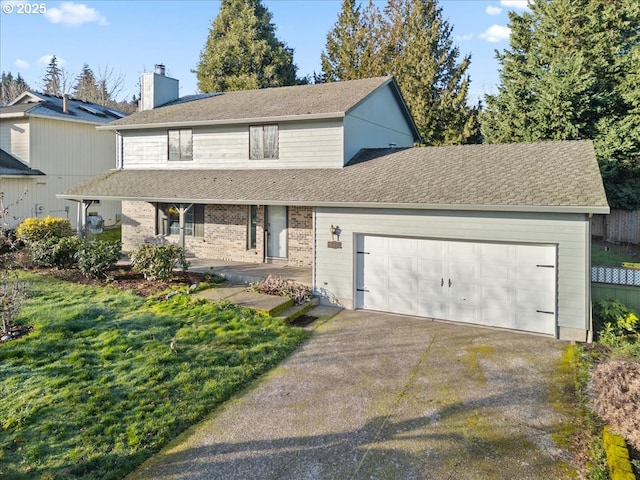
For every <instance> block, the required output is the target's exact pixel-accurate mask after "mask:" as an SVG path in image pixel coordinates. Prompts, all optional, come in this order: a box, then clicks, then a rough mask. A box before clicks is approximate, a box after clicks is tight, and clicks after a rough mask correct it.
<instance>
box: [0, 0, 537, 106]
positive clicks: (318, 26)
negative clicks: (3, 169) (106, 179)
mask: <svg viewBox="0 0 640 480" xmlns="http://www.w3.org/2000/svg"><path fill="white" fill-rule="evenodd" d="M263 1H264V4H265V5H266V6H267V8H268V9H269V10H270V11H271V13H272V14H273V23H274V24H275V25H276V35H277V36H278V38H279V39H280V40H282V41H284V42H285V43H286V44H287V45H288V46H289V47H292V48H293V49H294V50H295V54H294V61H295V63H296V64H297V66H298V74H299V75H300V76H303V75H311V74H312V73H313V72H314V71H316V72H320V53H321V52H322V50H323V48H324V46H325V41H326V35H327V32H328V31H329V30H330V29H331V28H332V26H333V24H334V23H335V22H336V20H337V16H338V13H339V11H340V6H341V1H340V0H263ZM0 3H1V8H2V13H0V70H2V71H4V72H9V71H10V72H12V73H13V74H14V75H15V74H17V73H18V72H19V73H20V74H21V75H22V76H23V77H24V78H25V80H27V82H28V83H29V84H30V85H31V87H32V88H34V89H40V88H41V87H42V77H43V76H44V73H45V70H46V66H47V64H48V63H49V60H50V58H51V56H52V55H56V57H58V59H59V60H60V62H61V64H62V67H63V68H64V69H65V71H66V72H67V76H68V78H69V79H70V80H71V81H73V79H74V78H75V77H76V76H77V75H78V73H79V72H80V71H81V69H82V66H83V64H85V63H87V64H89V66H90V67H91V68H92V70H93V71H94V72H98V71H99V70H102V71H105V70H107V71H108V72H110V73H111V75H112V78H122V79H123V82H122V87H123V88H122V91H121V92H120V95H119V98H118V99H119V100H121V99H130V98H131V96H132V95H133V94H134V93H137V91H138V88H139V85H138V82H139V78H140V75H141V74H142V73H144V72H148V71H152V70H153V68H154V65H155V64H157V63H162V64H164V65H166V67H167V74H169V75H170V76H172V77H174V78H177V79H179V80H180V94H181V95H188V94H191V93H195V92H196V91H197V81H196V77H195V74H193V73H191V70H192V69H194V68H195V67H196V66H197V63H198V59H199V55H200V51H201V50H202V48H203V46H204V44H205V42H206V39H207V36H208V33H209V28H210V26H211V22H212V21H213V19H214V18H215V16H216V15H217V13H218V10H219V8H220V2H219V1H215V0H182V1H181V0H110V1H87V0H84V1H82V0H79V1H63V2H60V1H46V0H45V1H38V0H35V1H32V2H25V1H15V0H12V1H7V0H2V1H1V2H0ZM365 3H366V0H365ZM385 3H386V1H384V0H379V1H378V0H376V4H377V5H378V6H379V8H382V7H383V6H384V5H385ZM526 4H527V0H493V1H489V0H441V2H440V6H441V7H442V9H443V12H444V16H445V18H447V19H448V20H449V22H450V23H451V25H452V26H453V37H454V39H455V42H456V45H458V47H459V48H460V52H461V54H463V55H464V54H468V53H469V54H471V66H470V68H469V75H470V76H471V81H472V85H471V91H470V97H471V98H470V99H471V100H472V101H473V100H475V99H478V98H482V96H483V95H484V93H495V91H496V84H497V82H498V63H497V62H496V60H495V58H494V56H495V54H494V50H495V49H498V50H502V49H504V48H506V47H507V46H508V36H509V30H508V28H507V23H508V17H507V11H508V10H516V11H517V12H522V11H523V9H524V8H526ZM43 7H44V8H43ZM43 10H46V12H45V13H43V12H42V11H43ZM28 12H31V13H28Z"/></svg>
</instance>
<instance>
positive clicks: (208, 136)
mask: <svg viewBox="0 0 640 480" xmlns="http://www.w3.org/2000/svg"><path fill="white" fill-rule="evenodd" d="M192 130H193V160H191V161H171V162H170V161H168V159H167V130H166V129H164V130H140V131H123V132H122V135H123V137H124V168H131V169H136V168H169V169H198V168H203V169H204V168H212V169H215V168H218V169H223V168H228V169H243V168H247V169H256V168H339V167H342V165H343V159H342V123H341V121H339V120H322V121H307V122H299V123H298V122H287V123H280V124H279V158H278V159H272V160H250V159H249V125H238V126H219V127H218V126H211V127H194V128H193V129H192Z"/></svg>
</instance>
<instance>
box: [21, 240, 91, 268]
mask: <svg viewBox="0 0 640 480" xmlns="http://www.w3.org/2000/svg"><path fill="white" fill-rule="evenodd" d="M82 245H83V242H82V239H81V238H79V237H76V236H75V235H74V236H72V237H62V238H57V237H51V238H46V239H44V240H37V241H33V242H31V243H30V244H29V252H30V253H31V259H32V260H33V262H34V263H35V264H36V265H39V266H41V267H57V268H68V267H71V266H72V265H75V264H76V263H77V260H78V251H79V250H80V248H81V247H82Z"/></svg>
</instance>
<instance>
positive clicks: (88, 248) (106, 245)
mask: <svg viewBox="0 0 640 480" xmlns="http://www.w3.org/2000/svg"><path fill="white" fill-rule="evenodd" d="M120 255H121V246H120V242H118V241H115V242H109V241H102V240H94V241H92V242H88V243H86V244H85V245H83V246H82V247H81V248H80V250H79V251H78V269H79V270H80V271H81V272H82V273H83V274H84V275H85V276H86V277H92V278H99V277H102V276H104V275H105V274H106V273H107V272H108V271H109V270H110V269H112V268H113V267H114V266H115V264H116V263H117V261H118V260H119V259H120Z"/></svg>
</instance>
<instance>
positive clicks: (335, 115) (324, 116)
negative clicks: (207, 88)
mask: <svg viewBox="0 0 640 480" xmlns="http://www.w3.org/2000/svg"><path fill="white" fill-rule="evenodd" d="M344 117H345V112H331V113H314V114H309V115H285V116H280V117H249V118H233V119H222V120H197V121H192V120H183V121H179V122H157V123H137V124H107V125H102V126H99V127H97V128H96V129H97V130H142V129H150V128H169V127H202V126H210V125H211V126H213V125H243V124H251V123H256V124H264V123H273V122H294V121H299V120H329V119H340V118H344Z"/></svg>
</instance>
